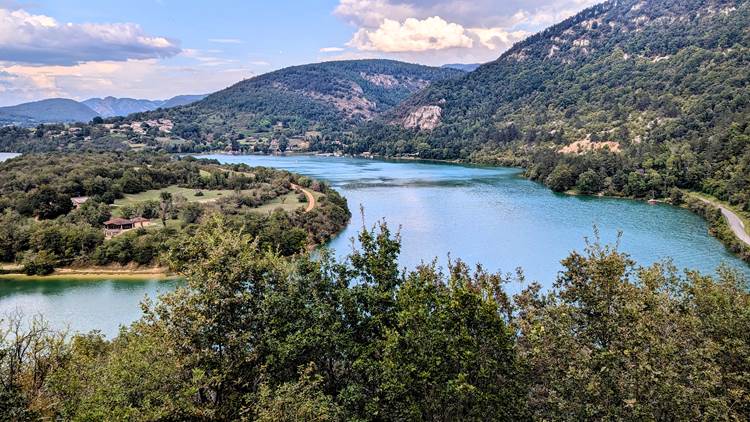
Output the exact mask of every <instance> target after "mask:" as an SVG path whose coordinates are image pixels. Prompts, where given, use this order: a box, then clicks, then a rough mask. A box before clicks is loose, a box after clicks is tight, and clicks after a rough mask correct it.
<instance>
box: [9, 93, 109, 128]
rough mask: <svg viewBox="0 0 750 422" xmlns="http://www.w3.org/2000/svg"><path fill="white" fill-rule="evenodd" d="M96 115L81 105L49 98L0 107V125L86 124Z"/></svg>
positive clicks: (76, 102) (71, 101)
mask: <svg viewBox="0 0 750 422" xmlns="http://www.w3.org/2000/svg"><path fill="white" fill-rule="evenodd" d="M96 116H98V114H97V113H96V112H95V111H94V110H92V109H91V108H89V107H88V106H86V105H85V104H83V103H79V102H78V101H75V100H69V99H67V98H50V99H48V100H41V101H34V102H31V103H24V104H18V105H14V106H9V107H0V125H10V124H14V125H18V126H33V125H36V124H39V123H57V122H59V123H70V122H88V121H90V120H91V119H93V118H94V117H96Z"/></svg>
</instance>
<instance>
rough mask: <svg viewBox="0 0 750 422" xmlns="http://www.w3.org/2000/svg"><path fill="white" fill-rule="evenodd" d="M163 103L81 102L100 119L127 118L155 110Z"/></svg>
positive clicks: (108, 98) (124, 101)
mask: <svg viewBox="0 0 750 422" xmlns="http://www.w3.org/2000/svg"><path fill="white" fill-rule="evenodd" d="M163 103H164V101H152V100H136V99H134V98H115V97H105V98H89V99H88V100H86V101H83V104H86V105H87V106H88V107H89V108H91V109H92V110H94V111H96V112H97V113H98V114H99V115H100V116H101V117H114V116H127V115H128V114H131V113H139V112H144V111H151V110H156V109H157V108H159V107H160V106H161V105H162V104H163Z"/></svg>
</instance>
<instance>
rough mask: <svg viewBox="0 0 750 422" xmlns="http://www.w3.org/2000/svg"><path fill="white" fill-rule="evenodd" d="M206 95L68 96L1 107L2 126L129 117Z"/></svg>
mask: <svg viewBox="0 0 750 422" xmlns="http://www.w3.org/2000/svg"><path fill="white" fill-rule="evenodd" d="M205 97H206V95H178V96H176V97H172V98H170V99H168V100H138V99H133V98H115V97H106V98H91V99H88V100H86V101H82V102H79V101H75V100H71V99H67V98H51V99H47V100H41V101H34V102H30V103H23V104H18V105H14V106H8V107H0V125H18V126H35V125H37V124H40V123H72V122H89V121H91V119H93V118H94V117H97V116H98V117H105V118H106V117H115V116H127V115H128V114H132V113H140V112H145V111H151V110H156V109H157V108H171V107H177V106H181V105H187V104H190V103H193V102H195V101H199V100H202V99H203V98H205Z"/></svg>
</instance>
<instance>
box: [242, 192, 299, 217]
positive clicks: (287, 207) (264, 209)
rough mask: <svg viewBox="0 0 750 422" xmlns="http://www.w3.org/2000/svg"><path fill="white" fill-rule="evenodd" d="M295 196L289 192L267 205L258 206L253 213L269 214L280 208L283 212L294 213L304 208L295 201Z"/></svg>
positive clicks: (294, 193)
mask: <svg viewBox="0 0 750 422" xmlns="http://www.w3.org/2000/svg"><path fill="white" fill-rule="evenodd" d="M297 195H298V194H297V192H289V193H288V194H286V195H282V196H280V197H278V198H276V199H274V200H272V201H270V202H268V203H265V204H263V205H261V206H259V207H258V208H254V209H253V211H255V212H259V213H262V214H270V213H272V212H273V211H274V210H275V209H276V208H281V209H283V210H284V211H294V210H296V209H297V208H301V207H304V206H305V203H303V202H301V201H300V200H299V199H297Z"/></svg>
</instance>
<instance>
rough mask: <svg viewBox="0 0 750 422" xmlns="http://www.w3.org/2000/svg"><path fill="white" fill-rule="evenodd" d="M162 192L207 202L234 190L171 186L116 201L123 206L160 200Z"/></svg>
mask: <svg viewBox="0 0 750 422" xmlns="http://www.w3.org/2000/svg"><path fill="white" fill-rule="evenodd" d="M198 191H200V192H203V196H195V194H196V192H198ZM162 192H169V193H171V194H172V196H175V195H182V196H184V197H185V198H186V199H187V200H188V202H207V201H213V200H215V199H216V198H219V197H221V196H228V195H231V194H232V192H233V191H231V190H200V189H191V188H181V187H179V186H169V187H166V188H164V189H153V190H147V191H146V192H141V193H136V194H127V195H125V197H124V198H122V199H118V200H116V201H115V206H116V207H121V206H123V205H132V204H136V203H139V202H145V201H159V195H160V194H161V193H162Z"/></svg>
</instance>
